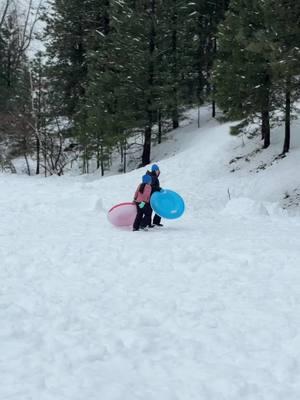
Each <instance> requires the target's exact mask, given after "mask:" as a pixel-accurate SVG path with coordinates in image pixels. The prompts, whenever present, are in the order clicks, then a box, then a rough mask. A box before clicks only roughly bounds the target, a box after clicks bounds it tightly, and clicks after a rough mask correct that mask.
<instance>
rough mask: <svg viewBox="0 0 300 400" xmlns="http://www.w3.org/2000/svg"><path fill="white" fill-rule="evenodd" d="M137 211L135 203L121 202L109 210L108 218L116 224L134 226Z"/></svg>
mask: <svg viewBox="0 0 300 400" xmlns="http://www.w3.org/2000/svg"><path fill="white" fill-rule="evenodd" d="M136 213H137V211H136V205H135V203H121V204H117V205H116V206H114V207H112V208H111V209H110V210H109V211H108V219H109V222H110V223H111V224H113V225H115V226H132V225H133V223H134V220H135V217H136Z"/></svg>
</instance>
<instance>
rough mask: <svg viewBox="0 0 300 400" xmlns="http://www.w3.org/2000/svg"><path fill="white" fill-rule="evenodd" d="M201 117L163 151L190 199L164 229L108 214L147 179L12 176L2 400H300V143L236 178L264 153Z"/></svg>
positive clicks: (2, 315)
mask: <svg viewBox="0 0 300 400" xmlns="http://www.w3.org/2000/svg"><path fill="white" fill-rule="evenodd" d="M202 113H203V123H202V127H201V128H200V129H197V127H196V122H193V123H192V124H190V125H188V126H186V127H184V128H182V129H180V130H178V131H177V132H174V133H172V134H171V135H170V137H169V140H168V141H167V142H166V143H164V144H162V145H161V146H160V147H157V148H156V149H155V150H154V155H155V158H156V160H160V158H161V157H162V156H165V157H169V158H165V159H163V160H161V161H159V165H160V167H161V171H162V173H161V185H162V186H163V187H165V188H170V189H173V190H176V191H178V192H179V193H180V194H181V195H182V196H183V197H184V199H185V201H186V213H185V215H184V216H183V217H182V218H181V219H179V220H175V221H164V223H165V226H164V227H163V228H161V229H159V228H155V229H153V230H151V231H149V232H131V231H130V230H127V229H122V230H118V229H116V228H114V227H113V226H111V225H110V224H109V222H108V221H107V218H106V212H107V209H108V208H110V207H111V206H112V205H114V204H116V203H118V202H121V201H127V200H131V198H132V196H133V193H134V191H135V188H136V186H137V184H138V183H139V180H140V177H141V175H142V174H143V173H144V171H145V168H144V169H140V170H136V171H133V172H131V173H129V174H126V175H118V176H113V177H108V178H104V179H100V178H98V177H97V176H96V175H93V176H85V177H77V178H76V177H62V178H57V177H53V178H48V179H43V178H29V177H25V176H11V175H0V193H1V196H0V221H1V230H0V243H1V247H0V263H1V267H0V282H1V292H0V321H1V324H0V377H1V384H0V399H1V400H193V399H194V400H225V399H226V400H240V399H243V400H283V399H284V400H299V398H300V380H299V376H300V270H299V266H300V217H299V214H297V213H295V212H294V213H293V214H289V213H288V211H285V210H282V208H281V207H280V200H281V199H282V196H283V194H284V193H285V192H286V191H291V190H293V189H295V188H296V187H297V185H298V187H299V173H298V171H299V167H300V165H299V164H300V157H299V155H300V149H299V146H298V144H297V143H293V145H292V150H291V153H290V154H289V156H288V157H287V158H285V159H283V160H280V161H278V162H275V163H273V164H272V166H270V167H268V168H266V169H265V170H259V171H258V172H257V171H256V170H255V166H256V165H259V164H260V162H261V159H260V158H261V157H264V160H266V159H267V160H272V159H273V156H274V154H273V152H275V153H276V151H277V150H278V152H279V150H280V146H281V143H280V141H279V135H280V133H279V130H278V132H276V133H275V134H274V140H277V141H278V149H277V148H276V146H273V148H272V150H271V149H270V150H267V151H266V152H264V155H262V154H258V155H257V156H255V157H253V159H251V161H250V163H249V162H245V161H243V160H240V161H239V163H238V168H235V169H236V172H234V173H232V172H230V170H231V169H232V164H229V161H230V160H231V159H232V158H234V157H235V156H237V155H243V154H247V152H249V151H251V149H252V147H253V146H254V147H255V146H256V145H255V144H253V143H254V142H253V141H248V142H246V145H245V146H243V144H242V141H241V138H236V137H232V136H229V135H228V130H229V124H224V125H218V124H217V123H216V122H214V121H211V120H210V119H209V111H208V109H203V110H202ZM191 116H192V117H193V113H192V114H191ZM295 128H297V126H295ZM255 140H256V139H255ZM170 148H171V151H170ZM173 154H174V155H173ZM277 154H278V153H277ZM297 163H298V164H297ZM250 170H252V172H249V171H250ZM229 194H230V197H231V200H229Z"/></svg>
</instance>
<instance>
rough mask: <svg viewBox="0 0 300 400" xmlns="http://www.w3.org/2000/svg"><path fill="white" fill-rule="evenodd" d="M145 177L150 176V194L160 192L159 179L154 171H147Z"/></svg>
mask: <svg viewBox="0 0 300 400" xmlns="http://www.w3.org/2000/svg"><path fill="white" fill-rule="evenodd" d="M147 175H150V176H151V178H152V183H151V188H152V192H151V194H152V193H154V192H160V191H161V187H160V183H159V179H158V176H157V175H156V172H155V171H153V172H152V171H147Z"/></svg>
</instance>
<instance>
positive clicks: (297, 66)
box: [265, 0, 300, 154]
mask: <svg viewBox="0 0 300 400" xmlns="http://www.w3.org/2000/svg"><path fill="white" fill-rule="evenodd" d="M266 8H267V12H266V14H265V18H266V24H267V26H268V39H269V41H270V43H271V45H272V70H273V76H274V78H273V80H274V87H275V90H276V95H277V98H278V99H279V102H280V103H279V104H278V107H279V108H280V109H282V110H283V111H284V120H285V135H284V136H285V138H284V144H283V151H282V152H283V154H284V153H286V152H288V151H289V148H290V136H291V134H290V123H291V118H292V111H293V104H294V103H295V102H296V101H297V100H298V99H299V97H300V90H299V83H300V82H299V76H300V49H299V47H298V46H299V41H300V27H299V21H300V5H299V4H298V3H297V4H295V2H294V1H291V0H282V1H280V2H278V1H274V0H268V2H267V4H266Z"/></svg>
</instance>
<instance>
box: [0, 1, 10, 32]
mask: <svg viewBox="0 0 300 400" xmlns="http://www.w3.org/2000/svg"><path fill="white" fill-rule="evenodd" d="M9 4H10V0H6V3H5V6H4V10H3V14H2V17H1V19H0V29H1V28H2V25H3V23H4V21H5V17H6V15H7V11H8V7H9Z"/></svg>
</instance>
